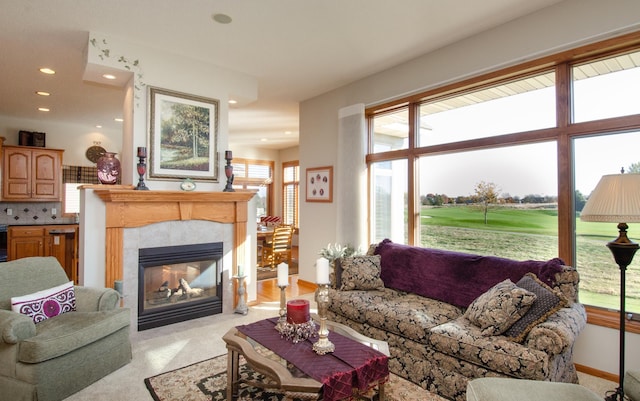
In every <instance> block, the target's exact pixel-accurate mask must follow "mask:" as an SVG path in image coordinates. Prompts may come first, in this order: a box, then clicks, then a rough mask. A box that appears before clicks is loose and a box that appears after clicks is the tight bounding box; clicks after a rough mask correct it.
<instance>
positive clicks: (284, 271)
mask: <svg viewBox="0 0 640 401" xmlns="http://www.w3.org/2000/svg"><path fill="white" fill-rule="evenodd" d="M287 285H289V265H288V264H286V263H284V262H282V263H280V264H279V265H278V286H279V287H286V286H287Z"/></svg>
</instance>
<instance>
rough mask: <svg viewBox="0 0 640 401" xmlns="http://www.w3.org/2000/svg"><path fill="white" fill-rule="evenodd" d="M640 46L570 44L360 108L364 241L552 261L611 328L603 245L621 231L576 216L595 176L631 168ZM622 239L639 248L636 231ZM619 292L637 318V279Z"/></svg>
mask: <svg viewBox="0 0 640 401" xmlns="http://www.w3.org/2000/svg"><path fill="white" fill-rule="evenodd" d="M639 41H640V33H638V34H632V35H628V36H626V37H621V38H617V39H612V40H609V41H605V42H602V43H600V44H598V45H600V46H602V49H603V50H602V55H601V56H600V57H598V55H597V54H596V52H594V49H595V48H596V47H597V46H596V45H590V46H589V47H585V48H584V57H583V58H581V56H580V54H581V52H582V51H583V50H582V49H573V50H571V51H567V52H566V53H561V54H557V55H553V56H549V57H545V59H543V60H540V61H538V62H536V61H532V62H528V63H527V64H526V65H523V66H514V67H510V68H508V69H505V70H502V71H494V72H491V73H489V74H487V75H484V76H478V77H475V78H472V79H468V80H465V81H463V82H459V83H457V84H448V85H447V86H446V87H443V88H441V89H438V88H435V89H431V90H429V91H428V92H424V93H420V94H414V95H411V96H410V97H407V98H402V99H398V100H397V102H396V104H395V105H394V103H393V102H389V103H385V104H384V105H380V106H377V107H371V108H369V109H367V110H366V115H367V118H368V119H369V124H368V127H369V130H370V132H369V135H370V140H369V143H370V144H371V145H370V146H371V148H370V149H369V152H368V155H367V163H368V168H369V176H370V179H369V197H370V205H371V206H370V208H369V221H370V229H369V230H370V231H369V238H370V241H372V242H375V241H379V240H381V239H384V238H390V239H392V240H393V241H395V242H402V243H406V244H410V245H420V246H425V247H434V248H443V249H451V250H460V251H464V252H471V253H478V254H487V255H497V256H503V257H508V258H513V259H519V260H525V259H538V260H545V259H550V258H553V257H560V258H562V259H563V260H564V261H565V263H566V264H568V265H573V266H576V268H577V269H578V271H579V272H580V275H581V289H580V300H581V302H583V303H585V304H587V305H590V306H592V307H590V308H589V315H590V316H592V315H593V316H595V315H597V316H598V319H597V321H598V324H605V325H609V327H617V319H618V317H617V316H615V314H608V313H610V312H608V311H609V310H611V309H617V308H618V306H619V293H618V291H619V290H618V288H619V281H618V280H619V276H620V274H619V271H618V268H617V266H616V264H615V262H614V260H613V257H612V255H611V254H610V252H609V250H608V249H607V247H606V243H607V242H608V241H610V240H612V239H615V237H616V236H617V228H616V225H615V224H606V223H584V222H581V221H580V219H579V213H580V210H581V208H582V206H584V203H585V202H586V200H587V199H588V197H589V195H590V193H591V191H592V190H593V189H594V188H595V185H596V183H597V182H598V181H599V179H600V177H601V176H603V175H605V174H616V173H618V172H620V169H621V167H624V169H625V171H626V172H627V173H631V174H634V173H640V154H638V149H640V103H638V102H637V93H640V50H639V48H638V43H639ZM612 48H615V49H617V53H612V52H611V49H612ZM550 60H552V62H550ZM536 63H539V65H538V66H536ZM550 65H553V67H550ZM629 236H630V237H631V239H632V240H634V241H636V242H637V241H638V239H640V226H638V227H636V228H635V229H634V227H633V225H631V224H630V229H629ZM634 238H635V239H634ZM639 265H640V260H636V261H634V263H633V264H632V265H631V266H630V267H629V269H630V270H631V271H632V272H633V271H634V270H635V272H636V273H637V272H638V267H637V266H639ZM626 295H627V299H626V304H627V305H628V307H627V309H628V310H630V311H632V312H633V313H635V314H640V276H639V275H638V274H628V275H627V294H626ZM627 329H629V330H632V331H637V332H640V326H638V327H636V326H634V325H633V324H632V325H631V328H630V327H629V326H628V327H627Z"/></svg>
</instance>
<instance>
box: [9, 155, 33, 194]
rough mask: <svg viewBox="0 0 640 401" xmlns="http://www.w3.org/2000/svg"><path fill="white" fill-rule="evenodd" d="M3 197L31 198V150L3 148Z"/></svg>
mask: <svg viewBox="0 0 640 401" xmlns="http://www.w3.org/2000/svg"><path fill="white" fill-rule="evenodd" d="M3 167H4V168H3V170H2V177H3V185H2V198H3V199H30V198H31V150H30V149H22V148H8V147H7V148H5V150H4V160H3Z"/></svg>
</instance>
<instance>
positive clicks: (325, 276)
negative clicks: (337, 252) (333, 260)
mask: <svg viewBox="0 0 640 401" xmlns="http://www.w3.org/2000/svg"><path fill="white" fill-rule="evenodd" d="M316 283H317V284H329V260H327V259H325V258H320V259H318V260H316Z"/></svg>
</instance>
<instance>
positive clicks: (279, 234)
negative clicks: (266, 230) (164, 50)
mask: <svg viewBox="0 0 640 401" xmlns="http://www.w3.org/2000/svg"><path fill="white" fill-rule="evenodd" d="M292 238H293V226H290V225H284V224H283V225H279V226H277V227H275V228H274V229H273V235H272V236H271V242H268V243H265V244H263V246H262V257H263V261H265V262H267V263H268V264H269V266H271V268H272V269H274V268H275V267H276V265H277V264H278V263H280V262H281V261H284V260H286V261H287V264H289V265H291V240H292Z"/></svg>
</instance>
